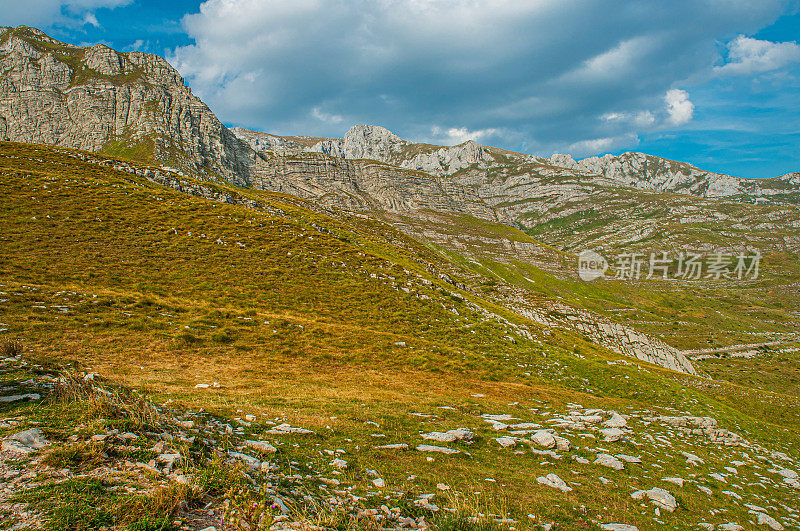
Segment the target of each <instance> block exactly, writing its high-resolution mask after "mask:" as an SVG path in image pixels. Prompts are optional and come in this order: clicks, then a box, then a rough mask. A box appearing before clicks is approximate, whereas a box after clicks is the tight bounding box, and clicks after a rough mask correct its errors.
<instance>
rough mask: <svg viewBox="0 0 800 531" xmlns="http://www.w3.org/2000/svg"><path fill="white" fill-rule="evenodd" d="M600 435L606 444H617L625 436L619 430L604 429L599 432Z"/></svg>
mask: <svg viewBox="0 0 800 531" xmlns="http://www.w3.org/2000/svg"><path fill="white" fill-rule="evenodd" d="M600 433H601V434H602V435H603V440H604V441H606V442H617V441H618V440H620V439H622V437H623V436H624V435H625V432H624V431H622V430H621V429H619V428H606V429H603V430H600Z"/></svg>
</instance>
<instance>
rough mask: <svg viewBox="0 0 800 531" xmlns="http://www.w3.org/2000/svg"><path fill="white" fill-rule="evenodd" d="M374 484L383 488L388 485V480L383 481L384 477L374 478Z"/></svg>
mask: <svg viewBox="0 0 800 531" xmlns="http://www.w3.org/2000/svg"><path fill="white" fill-rule="evenodd" d="M372 484H373V485H375V486H376V487H378V488H379V489H382V488H383V487H385V486H386V482H385V481H383V479H381V478H375V479H373V480H372Z"/></svg>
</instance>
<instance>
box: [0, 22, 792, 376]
mask: <svg viewBox="0 0 800 531" xmlns="http://www.w3.org/2000/svg"><path fill="white" fill-rule="evenodd" d="M0 67H1V68H2V70H3V75H2V77H0V117H2V123H1V124H0V126H1V127H2V128H3V130H4V131H5V132H4V133H3V137H4V138H6V139H10V140H14V141H20V142H28V143H42V144H55V145H60V146H65V147H73V148H79V149H85V150H89V151H95V152H100V153H105V154H109V155H116V156H121V157H123V158H128V159H139V160H144V161H146V162H149V163H152V164H153V165H156V166H161V167H162V168H166V167H169V168H172V169H175V168H177V170H178V172H177V173H176V175H178V177H180V176H181V174H188V175H190V176H193V177H197V178H199V179H201V180H207V181H214V180H220V179H221V180H225V181H229V182H231V183H233V184H236V185H239V186H248V187H252V188H255V189H262V190H268V191H276V192H281V193H286V194H291V195H293V196H297V197H299V198H302V199H307V200H311V201H313V202H314V203H316V204H319V205H322V206H323V207H333V208H334V209H343V210H347V211H357V212H363V213H368V214H370V215H371V216H374V217H378V218H381V219H383V220H385V221H388V222H389V223H390V224H392V225H393V226H395V227H396V228H398V229H399V230H401V231H404V232H406V233H407V234H412V233H413V234H417V232H416V229H415V228H413V227H410V224H409V222H408V221H409V220H416V222H417V223H418V224H422V225H425V224H426V223H428V222H429V221H430V220H431V217H432V216H433V215H435V214H441V213H446V214H448V215H454V216H462V218H461V219H462V221H461V222H460V223H461V225H458V226H459V236H463V237H464V238H465V239H466V240H467V243H466V244H464V243H462V242H457V244H458V245H459V246H460V247H458V248H457V249H455V251H456V252H459V253H470V252H472V251H471V249H473V248H474V246H475V245H482V244H484V243H487V242H488V243H489V245H494V243H495V238H494V237H493V235H492V236H490V237H486V236H484V235H483V234H482V232H481V231H482V230H483V229H482V228H479V227H478V226H477V225H476V224H477V223H478V221H480V222H488V223H494V224H498V225H499V224H505V225H508V226H511V227H517V228H521V229H525V230H531V229H536V228H537V227H541V226H543V224H546V223H548V222H551V221H556V222H558V223H562V221H561V220H571V219H573V218H575V219H576V220H581V219H582V218H584V217H586V216H587V215H588V214H587V213H590V212H593V211H594V210H595V209H597V208H598V205H596V204H595V199H596V198H601V199H603V198H605V197H607V196H608V194H609V193H610V192H611V191H616V190H618V189H622V188H625V187H628V188H625V190H628V191H627V192H625V193H628V194H635V193H640V194H641V193H647V194H650V195H653V192H655V191H656V190H654V189H648V190H647V191H646V192H641V191H640V190H639V187H641V186H644V185H643V184H642V183H645V182H647V183H649V181H648V179H638V180H637V179H636V178H634V177H631V175H634V176H635V175H636V173H635V172H636V171H637V168H638V169H642V168H643V167H644V166H646V168H645V169H647V170H648V171H650V170H652V171H654V172H655V171H656V170H658V171H661V170H660V169H659V168H660V166H659V164H665V163H662V162H658V161H662V160H663V159H657V160H655V158H652V157H647V156H642V157H644V159H641V158H640V157H628V159H630V160H628V159H626V162H625V164H622V163H619V164H617V163H615V162H614V160H616V159H613V158H612V159H609V158H607V157H604V158H600V159H597V160H596V161H594V162H592V161H590V162H586V161H580V162H575V161H574V160H573V159H571V158H568V157H565V156H556V157H553V158H551V159H544V158H537V157H532V156H529V155H522V154H517V153H512V152H508V151H504V150H500V149H496V148H489V147H483V146H480V145H478V144H476V143H474V142H466V143H464V144H461V145H459V146H453V147H442V146H434V145H429V144H415V143H412V142H408V141H404V140H402V139H400V138H399V137H398V136H397V135H394V134H392V133H391V132H389V131H388V130H386V129H384V128H381V127H376V126H356V127H354V128H352V129H351V130H350V131H349V132H348V133H347V135H345V138H343V139H325V138H317V137H307V136H298V137H280V136H276V135H268V134H264V133H258V132H254V131H248V130H244V129H238V128H237V129H234V130H233V131H231V130H229V129H227V128H226V127H225V126H224V125H222V123H221V122H220V121H219V120H218V119H217V118H216V117H215V116H214V115H213V113H212V112H211V111H210V109H208V107H207V106H205V104H203V103H202V102H201V101H200V100H199V99H198V98H196V97H195V96H194V95H193V94H192V93H191V90H190V89H189V88H188V87H186V86H185V84H184V83H183V80H182V78H181V77H180V75H179V74H178V73H177V72H176V71H175V70H174V69H172V68H171V67H170V66H169V65H168V63H166V61H164V60H163V59H161V58H158V57H156V56H152V55H147V54H142V53H136V52H133V53H129V54H120V53H117V52H115V51H113V50H111V49H109V48H107V47H105V46H102V45H98V46H94V47H91V48H78V47H75V46H71V45H67V44H64V43H60V42H58V41H55V40H53V39H50V38H49V37H47V36H46V35H44V34H43V33H41V32H39V31H38V30H33V29H31V28H14V29H5V30H4V31H3V32H2V36H0ZM587 160H589V159H587ZM674 164H676V165H677V166H674V167H673V166H669V165H667V166H668V169H669V171H672V172H673V174H674V178H665V179H663V180H662V181H659V182H661V184H658V186H659V187H667V186H671V187H673V188H674V189H676V191H677V189H678V187H679V186H678V184H676V183H679V184H680V186H682V187H683V188H680V190H681V191H683V192H684V197H685V198H687V199H691V200H695V201H696V199H695V198H694V197H693V195H695V194H700V193H706V192H701V188H702V187H694V188H693V187H692V186H693V185H691V184H687V183H689V181H691V179H695V180H696V181H697V180H698V179H701V178H699V177H697V176H694V177H692V175H691V174H690V175H689V177H688V179H689V180H688V181H687V180H686V179H684V180H681V178H680V175H684V174H683V173H682V172H683V171H684V167H685V166H688V165H680V163H674ZM566 166H573V167H572V168H570V167H566ZM651 166H652V168H651ZM698 171H699V170H698ZM631 172H633V173H631ZM625 179H627V181H626V180H625ZM731 179H733V178H731ZM791 179H795V181H796V180H797V175H796V174H795V176H794V177H792V178H790V179H789V188H788V189H789V190H790V191H791V190H792V188H791V185H792V182H794V181H792V180H791ZM651 188H652V187H651ZM707 189H708V187H706V188H705V189H704V190H706V191H707ZM714 189H717V188H714ZM720 189H724V187H722V188H720ZM797 189H798V188H797V187H794V188H793V190H794V192H793V193H796V194H797V193H800V192H797ZM659 190H660V188H659ZM687 191H688V192H687ZM648 197H649V196H648ZM633 200H634V202H637V201H636V198H635V197H634V198H633ZM638 202H641V201H638ZM630 204H631V198H625V199H624V200H623V201H617V202H615V203H614V209H616V210H615V211H616V212H618V213H619V214H620V215H619V216H618V218H621V219H619V220H618V224H622V226H615V227H613V229H614V230H613V231H611V232H610V234H611V235H612V236H614V237H616V236H617V235H619V234H624V235H625V242H623V243H631V242H636V241H640V240H642V239H643V238H645V239H649V238H651V237H652V234H659V233H661V232H662V231H663V225H664V223H660V222H659V219H661V218H659V217H656V218H654V219H655V221H652V220H650V219H648V223H653V224H654V226H652V227H649V226H648V227H647V230H648V231H651V232H650V233H645V232H642V231H641V230H639V229H640V228H641V227H642V224H641V223H640V222H638V221H637V222H635V223H628V221H626V220H627V219H628V217H627V214H626V212H627V210H626V209H629V208H630V207H629V205H630ZM600 206H602V205H600ZM693 206H694V207H696V208H694V209H693V210H692V219H693V222H696V223H705V222H707V221H711V220H716V219H718V217H719V214H718V213H717V212H715V211H713V210H711V209H709V208H707V207H706V205H702V204H697V205H693ZM787 208H790V207H787ZM660 210H661V207H656V208H655V212H656V213H658V212H659V211H660ZM769 215H770V216H773V215H774V224H777V225H775V226H773V227H767V226H764V227H763V228H764V229H769V230H770V231H774V229H775V228H776V227H777V228H780V226H779V225H780V224H781V223H782V220H784V219H792V218H791V217H787V216H786V215H784V213H774V212H771V213H770V214H769ZM648 216H649V214H648ZM729 218H730V216H729ZM731 222H736V218H732V219H731ZM562 224H563V223H562ZM628 229H634V230H632V231H629V230H628ZM735 229H736V230H745V231H746V230H749V229H748V227H746V226H742V227H739V226H738V225H737V226H736V227H735ZM445 230H449V229H445ZM493 230H495V229H493ZM437 231H439V229H432V228H431V226H428V227H427V228H424V229H423V231H422V234H423V236H422V238H421V240H422V241H427V242H435V241H436V240H437V239H438V238H439V237H440V236H441V234H440V232H437ZM554 232H555V231H554ZM571 232H573V233H574V231H571ZM605 232H609V231H605ZM598 237H605V235H604V234H600V235H599V236H598ZM781 237H782V236H781ZM571 239H572V240H573V241H574V236H571ZM617 239H619V238H617ZM502 240H503V241H499V240H498V241H497V243H499V244H500V245H501V246H507V245H511V247H514V248H515V244H512V242H511V241H510V240H509V239H508V238H503V239H502ZM545 241H546V240H545ZM782 242H783V240H782ZM590 243H591V242H590ZM615 243H619V242H616V240H615ZM523 245H524V246H525V247H526V253H527V252H528V251H529V250H532V251H531V252H530V253H529V254H531V255H532V256H534V255H537V254H538V255H542V256H544V257H545V258H544V260H543V263H542V264H540V263H538V262H537V263H536V266H537V267H540V266H541V267H542V268H543V269H545V270H551V269H548V267H550V268H552V267H553V266H552V264H553V263H555V262H553V260H556V261H557V262H558V264H559V265H558V267H560V268H561V272H560V274H561V275H562V276H563V275H567V276H568V275H570V274H574V271H573V270H570V271H568V272H565V271H564V269H563V264H562V263H561V262H562V260H561V258H560V257H559V256H558V253H557V252H556V250H555V249H552V248H549V249H548V248H547V247H546V246H545V245H543V244H542V243H540V242H537V241H535V240H533V241H530V242H524V243H523ZM571 245H574V243H572V244H567V245H562V246H561V250H566V251H569V250H570V249H571V248H573V247H571ZM780 245H788V246H790V247H791V246H796V245H797V242H794V243H792V242H790V241H788V240H786V242H785V243H780ZM503 252H505V251H503ZM490 254H491V256H492V258H493V259H495V258H497V259H502V260H507V258H505V257H501V256H499V255H495V254H493V253H490ZM521 257H522V253H521V252H517V253H516V254H515V257H511V258H508V260H513V259H520V258H521ZM537 260H538V258H537ZM548 263H550V264H551V265H548ZM581 320H583V319H581ZM590 320H591V319H590ZM595 320H596V319H595ZM598 322H599V321H598ZM573 328H575V327H573ZM577 328H579V329H580V330H581V331H582V332H583V333H587V334H589V335H590V336H592V337H593V340H594V341H597V342H599V343H600V344H608V345H609V348H611V349H612V350H617V351H622V352H623V353H625V354H628V355H631V354H632V355H633V356H634V357H639V355H640V354H641V355H642V356H643V357H644V358H643V359H650V358H652V359H653V361H654V362H655V363H659V364H663V362H664V359H667V358H669V359H670V360H672V361H669V362H668V363H666V366H669V367H672V368H676V369H678V370H681V368H682V367H683V363H682V361H681V360H680V356H679V355H678V354H676V353H675V352H672V351H670V350H669V349H664V348H661V345H658V348H655V350H654V351H653V352H649V351H648V348H649V347H647V348H642V347H641V344H642V343H643V341H644V342H646V340H643V339H641V338H639V337H638V336H636V334H634V335H633V336H631V335H630V334H629V333H628V330H627V329H626V330H617V329H616V328H614V327H610V328H609V327H604V326H601V327H599V328H597V330H595V328H592V327H588V328H587V327H586V326H583V328H581V327H577ZM584 328H585V330H584ZM606 328H608V330H606ZM609 330H610V332H609ZM595 332H596V333H595ZM607 333H610V334H611V335H612V336H615V337H616V336H619V335H620V334H622V335H626V336H628V339H626V340H624V341H622V340H620V341H622V342H621V343H619V342H617V343H619V344H617V343H615V341H610V340H607V339H604V338H605V336H606V334H607ZM595 336H596V337H595ZM634 336H636V337H634ZM620 337H621V336H620ZM654 344H655V343H654ZM615 345H616V346H615ZM620 345H621V346H620ZM637 345H639V346H637ZM665 346H666V345H665ZM656 350H657V351H658V353H657V355H653V353H654V352H655V351H656ZM662 354H663V355H662ZM675 359H677V360H678V361H675ZM689 367H691V365H689ZM683 369H684V370H685V369H686V367H683ZM689 370H690V371H691V369H689Z"/></svg>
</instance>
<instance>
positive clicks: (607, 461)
mask: <svg viewBox="0 0 800 531" xmlns="http://www.w3.org/2000/svg"><path fill="white" fill-rule="evenodd" d="M594 464H596V465H601V466H606V467H608V468H613V469H614V470H622V469H623V468H625V464H624V463H623V462H622V461H620V460H619V459H617V458H616V457H614V456H613V455H609V454H597V459H595V460H594Z"/></svg>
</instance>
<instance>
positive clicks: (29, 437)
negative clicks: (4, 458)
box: [2, 428, 50, 454]
mask: <svg viewBox="0 0 800 531" xmlns="http://www.w3.org/2000/svg"><path fill="white" fill-rule="evenodd" d="M49 444H50V443H49V442H48V441H47V439H45V438H44V434H43V433H42V430H40V429H39V428H31V429H29V430H25V431H21V432H19V433H15V434H14V435H11V436H9V437H7V438H6V439H5V440H4V441H3V443H2V449H3V451H4V452H13V453H16V454H30V453H32V452H35V451H36V450H40V449H41V448H44V447H45V446H47V445H49Z"/></svg>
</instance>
